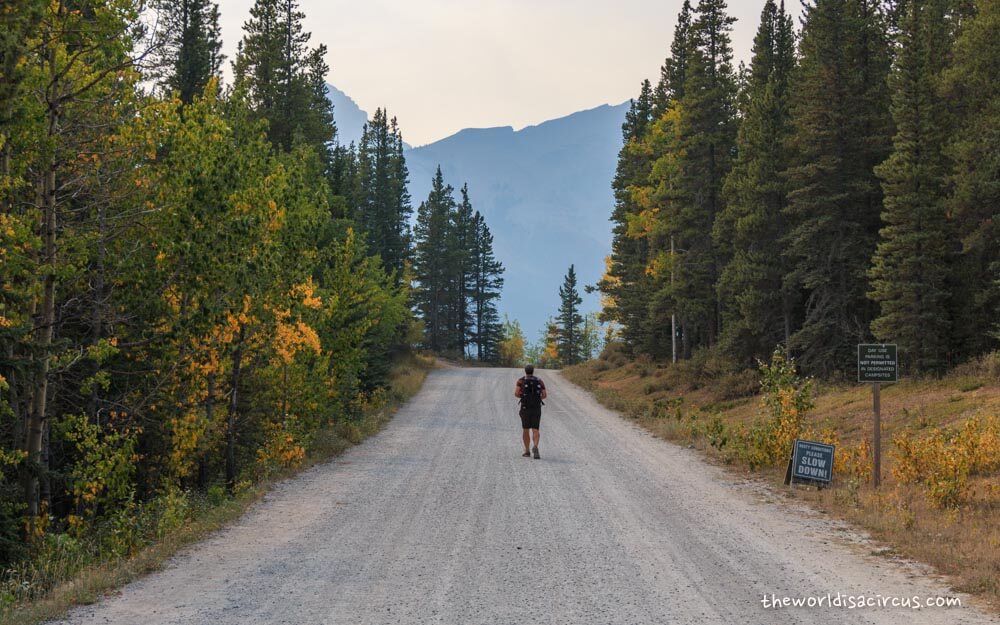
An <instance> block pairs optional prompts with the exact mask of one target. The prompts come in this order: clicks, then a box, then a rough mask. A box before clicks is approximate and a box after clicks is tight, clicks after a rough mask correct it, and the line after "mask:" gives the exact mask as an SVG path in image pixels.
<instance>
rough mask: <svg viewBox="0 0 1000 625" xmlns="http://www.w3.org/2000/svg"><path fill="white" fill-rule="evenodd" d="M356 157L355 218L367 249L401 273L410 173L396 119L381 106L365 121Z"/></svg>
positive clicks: (406, 239)
mask: <svg viewBox="0 0 1000 625" xmlns="http://www.w3.org/2000/svg"><path fill="white" fill-rule="evenodd" d="M337 161H338V159H336V158H335V159H334V162H335V163H337ZM357 161H358V184H359V187H360V188H359V190H358V192H359V193H360V196H359V197H358V198H357V199H358V202H359V203H358V205H357V209H356V220H357V222H358V225H359V226H360V227H361V229H362V230H363V231H364V232H365V233H366V236H367V238H368V245H369V249H370V251H371V252H372V253H373V254H377V255H379V256H380V257H381V258H382V263H383V266H384V267H385V269H386V270H387V271H390V272H393V271H394V272H396V275H397V276H401V275H402V273H403V267H404V265H405V263H406V261H407V259H408V256H409V245H410V241H409V238H410V237H409V234H410V233H409V218H410V215H411V214H412V213H413V208H412V206H411V205H410V194H409V191H408V190H407V183H408V181H409V174H408V172H407V169H406V160H405V159H404V157H403V138H402V136H401V134H400V132H399V127H398V125H397V123H396V119H395V118H393V119H392V120H390V119H389V118H388V113H387V112H386V111H385V110H384V109H381V108H380V109H377V110H376V111H375V115H374V117H373V118H372V120H371V121H370V122H369V123H367V124H365V127H364V129H363V131H362V135H361V144H360V145H359V146H358V154H357ZM338 168H339V165H338Z"/></svg>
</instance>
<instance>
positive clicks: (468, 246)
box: [447, 184, 476, 358]
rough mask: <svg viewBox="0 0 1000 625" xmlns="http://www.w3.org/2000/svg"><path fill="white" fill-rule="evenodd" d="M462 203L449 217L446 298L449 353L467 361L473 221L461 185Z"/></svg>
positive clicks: (471, 322)
mask: <svg viewBox="0 0 1000 625" xmlns="http://www.w3.org/2000/svg"><path fill="white" fill-rule="evenodd" d="M460 193H461V196H462V199H461V201H460V202H458V204H457V205H456V206H455V209H454V210H453V211H452V213H451V221H450V223H449V225H448V236H447V253H448V271H449V273H450V276H451V279H450V284H449V294H448V300H449V305H448V326H449V335H450V337H451V339H450V341H451V342H450V345H449V346H448V348H449V351H454V352H455V353H458V354H461V355H462V357H463V358H464V357H467V355H468V354H467V347H468V346H469V343H470V342H471V340H472V339H473V333H474V323H475V319H474V318H473V310H472V307H471V305H470V304H471V299H472V297H473V294H474V289H475V247H476V221H475V213H474V212H473V210H472V201H471V200H470V199H469V185H468V184H465V185H462V189H461V190H460Z"/></svg>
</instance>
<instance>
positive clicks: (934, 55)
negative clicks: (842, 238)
mask: <svg viewBox="0 0 1000 625" xmlns="http://www.w3.org/2000/svg"><path fill="white" fill-rule="evenodd" d="M947 4H948V3H947V2H945V1H944V0H914V1H912V2H908V3H906V12H905V16H904V17H903V19H902V21H901V31H900V35H899V52H898V54H897V55H896V58H895V63H894V67H893V71H892V75H891V77H890V85H891V86H892V88H893V104H892V114H893V119H894V121H895V124H896V136H895V138H894V139H893V148H894V149H893V152H892V155H891V156H890V157H889V158H888V159H887V160H886V161H885V162H884V163H882V164H881V165H879V166H878V167H877V168H876V170H875V171H876V173H877V174H878V175H879V177H880V178H881V179H882V188H883V190H884V192H885V200H884V202H885V210H884V212H883V213H882V221H883V222H884V223H885V224H886V225H885V227H884V228H882V230H881V232H880V235H881V237H880V241H879V243H878V247H877V249H876V251H875V256H874V258H873V259H872V268H871V270H870V272H869V275H870V276H871V278H872V292H871V293H869V297H871V298H872V299H873V300H875V301H877V302H878V303H879V304H880V306H881V314H880V315H879V317H878V318H876V319H875V320H874V321H873V322H872V332H873V333H874V334H875V336H876V337H877V338H879V339H881V340H883V341H886V342H893V343H898V344H899V347H900V349H901V350H902V352H903V353H904V354H906V362H907V364H908V365H909V366H910V367H912V370H914V371H917V372H926V371H930V372H935V373H941V372H943V370H944V368H945V366H946V365H947V364H948V363H947V361H948V352H949V350H950V348H951V342H952V341H951V336H952V332H951V330H952V319H951V311H950V310H949V307H950V304H949V301H948V300H949V296H950V294H949V284H948V283H949V280H950V279H951V276H952V271H951V270H952V267H951V264H952V261H953V259H954V257H955V256H956V254H957V252H958V249H957V246H956V245H955V244H954V242H955V240H956V236H955V232H954V230H953V222H952V221H951V220H950V219H948V215H947V212H948V211H947V206H946V204H945V200H946V187H947V184H946V177H947V173H948V169H949V167H948V165H949V163H948V161H947V160H946V159H945V156H944V147H945V143H946V141H947V137H948V135H949V134H950V123H949V122H950V120H949V118H948V115H947V113H946V107H945V104H944V102H943V101H941V100H940V98H939V97H938V95H937V85H938V82H939V80H940V75H941V71H942V69H943V68H944V66H945V63H946V59H947V58H948V53H947V51H948V50H949V49H950V47H951V41H950V36H949V33H948V28H947V26H948V23H947V21H946V7H947Z"/></svg>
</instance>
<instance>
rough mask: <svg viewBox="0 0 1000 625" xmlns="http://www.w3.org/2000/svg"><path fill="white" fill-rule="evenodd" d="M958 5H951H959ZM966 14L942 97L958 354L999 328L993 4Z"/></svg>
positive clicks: (998, 337)
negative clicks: (947, 123)
mask: <svg viewBox="0 0 1000 625" xmlns="http://www.w3.org/2000/svg"><path fill="white" fill-rule="evenodd" d="M962 4H964V3H959V4H958V6H959V7H960V6H962ZM974 4H975V9H976V10H975V11H974V12H973V15H968V14H967V13H965V12H962V11H959V10H957V9H956V11H955V13H954V16H955V18H957V19H955V20H953V22H952V23H953V29H954V30H957V31H958V37H957V40H956V41H955V46H954V52H953V56H952V61H951V63H950V65H949V66H948V67H947V68H946V69H945V70H944V73H943V78H942V85H943V95H942V97H943V98H946V105H947V108H948V109H949V110H950V111H952V113H953V114H954V117H955V120H954V123H955V131H954V133H953V134H952V135H951V137H950V138H949V139H950V140H949V141H948V145H947V146H946V149H945V153H946V155H947V156H948V157H949V158H950V159H951V160H952V161H953V162H954V166H953V168H952V170H951V175H950V176H949V179H948V182H949V183H950V187H951V193H950V195H949V197H948V199H947V208H948V212H949V214H950V215H953V219H954V221H955V223H956V225H957V229H958V235H959V237H960V239H961V241H962V253H961V256H960V258H959V259H957V262H956V266H955V270H954V273H953V276H952V279H951V283H952V284H953V285H954V286H953V291H952V297H951V301H952V305H953V306H952V310H953V311H954V316H955V324H954V327H955V330H956V332H955V342H956V344H957V345H958V346H959V347H960V348H961V349H962V352H963V353H964V354H969V355H976V354H981V353H984V352H987V351H990V350H993V349H996V348H997V345H998V341H1000V327H998V322H997V319H998V317H1000V316H998V314H997V313H998V311H1000V257H998V253H997V250H1000V219H997V218H996V215H997V209H996V207H997V206H1000V82H998V81H997V79H996V76H997V75H998V72H1000V37H997V32H998V31H1000V3H998V2H997V1H996V0H982V1H980V2H976V3H974Z"/></svg>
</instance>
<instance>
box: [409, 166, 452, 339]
mask: <svg viewBox="0 0 1000 625" xmlns="http://www.w3.org/2000/svg"><path fill="white" fill-rule="evenodd" d="M454 191H455V190H454V188H453V187H452V186H451V185H446V184H445V182H444V175H443V174H442V173H441V167H440V166H439V167H438V168H437V171H436V172H435V174H434V179H433V181H432V183H431V191H430V193H429V194H428V195H427V199H426V200H424V201H423V202H421V203H420V206H419V208H418V209H417V221H416V223H415V224H414V227H413V235H414V243H415V245H414V249H413V277H414V279H415V280H416V282H417V283H418V285H419V286H418V288H417V289H416V290H415V291H414V300H415V303H416V306H417V310H418V311H419V312H420V316H421V318H422V319H423V320H424V331H425V333H426V342H427V347H428V348H429V349H431V350H433V351H436V352H444V351H445V350H446V349H449V348H451V347H452V346H453V345H454V337H453V328H452V327H451V326H450V324H449V321H450V319H452V318H453V316H454V311H453V310H452V309H453V307H454V302H453V301H452V300H451V298H450V297H449V296H450V295H451V294H452V292H453V289H452V276H453V275H454V272H453V269H452V267H451V266H450V262H451V260H452V255H451V254H450V252H449V247H448V246H449V242H450V241H449V236H450V230H451V219H452V212H453V211H454V209H455V197H454Z"/></svg>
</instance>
